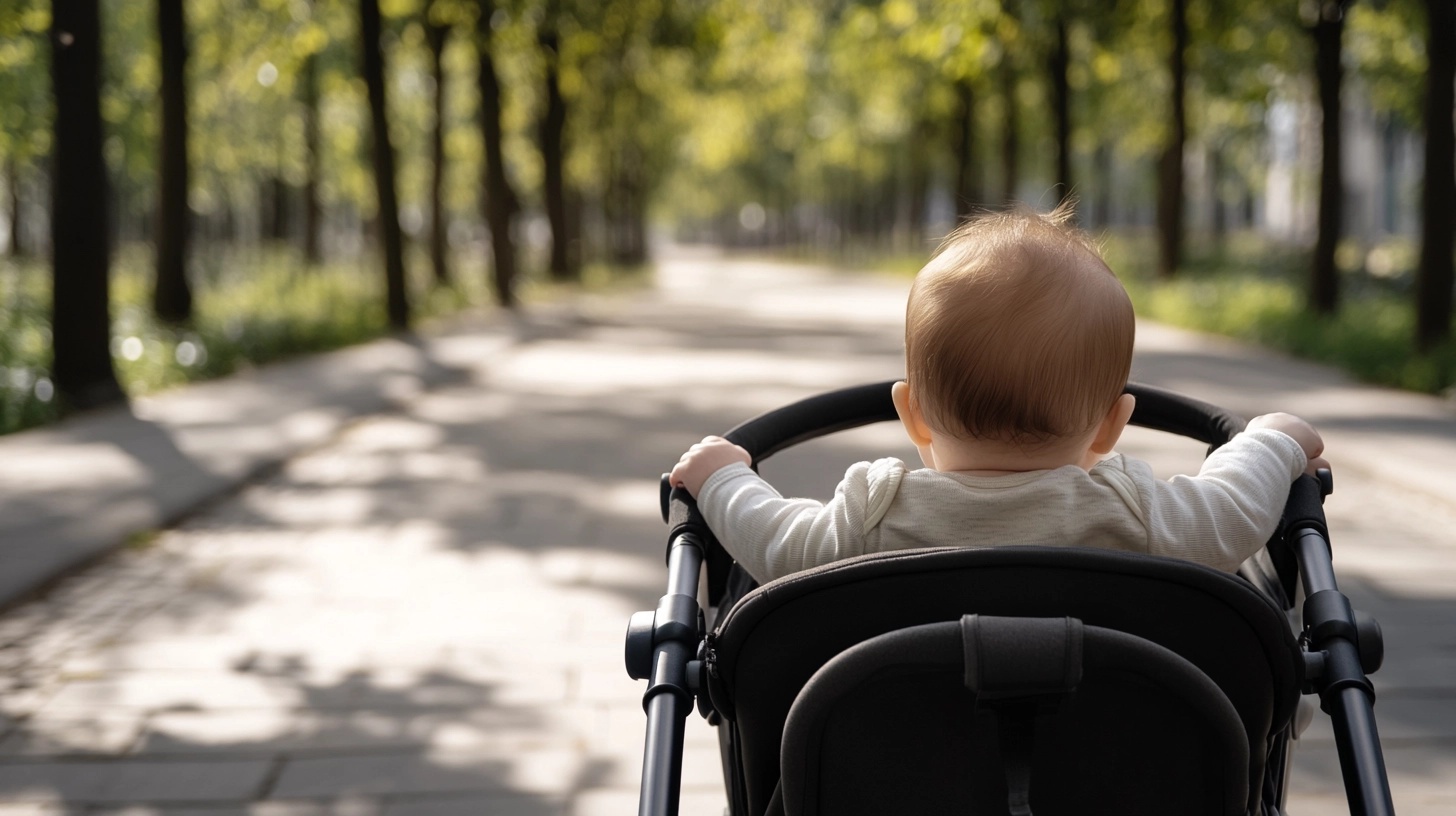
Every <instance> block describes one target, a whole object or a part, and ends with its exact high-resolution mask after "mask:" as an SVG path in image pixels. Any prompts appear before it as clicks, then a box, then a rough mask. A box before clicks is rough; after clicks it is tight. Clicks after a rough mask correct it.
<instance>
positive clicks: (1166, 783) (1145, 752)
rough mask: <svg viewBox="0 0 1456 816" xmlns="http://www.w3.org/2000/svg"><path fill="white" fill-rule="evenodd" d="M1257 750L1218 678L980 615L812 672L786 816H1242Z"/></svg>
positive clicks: (859, 651) (1170, 659) (794, 728)
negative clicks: (929, 815) (944, 815)
mask: <svg viewBox="0 0 1456 816" xmlns="http://www.w3.org/2000/svg"><path fill="white" fill-rule="evenodd" d="M1061 629H1066V630H1069V631H1070V633H1071V637H1068V638H1064V639H1052V640H1051V642H1049V639H1048V638H1046V637H1044V636H1042V635H1043V633H1045V632H1047V631H1048V630H1061ZM1058 640H1060V641H1062V642H1057V641H1058ZM1067 647H1070V648H1067ZM1047 669H1050V670H1051V671H1047ZM1018 692H1025V693H1018ZM978 702H980V703H982V704H981V705H977V703H978ZM1154 746H1156V748H1157V750H1149V748H1150V747H1154ZM1170 747H1172V750H1169V748H1170ZM1248 747H1249V746H1248V742H1247V737H1246V735H1245V734H1244V729H1243V727H1242V725H1241V724H1240V722H1239V717H1238V713H1237V712H1236V711H1234V709H1233V706H1232V705H1231V704H1230V703H1229V702H1228V700H1227V699H1226V698H1225V697H1224V695H1223V693H1222V692H1221V691H1220V690H1219V688H1218V687H1217V686H1216V685H1214V683H1213V681H1212V680H1209V679H1208V677H1207V675H1205V674H1203V673H1202V672H1200V671H1199V670H1198V669H1196V668H1194V667H1193V665H1192V664H1190V663H1188V662H1187V661H1186V660H1183V659H1182V658H1180V657H1178V656H1177V655H1175V654H1173V653H1172V652H1170V651H1168V650H1167V649H1164V648H1162V647H1161V646H1157V645H1154V644H1152V643H1149V642H1148V641H1146V640H1143V639H1141V638H1137V637H1133V636H1132V635H1128V634H1125V633H1122V632H1115V631H1113V630H1110V629H1102V628H1100V627H1096V626H1088V627H1083V626H1082V625H1081V623H1080V622H1079V621H1077V620H1076V619H1073V618H987V617H985V616H976V615H969V616H966V617H965V618H962V619H961V621H959V622H956V623H933V624H925V625H923V626H912V627H909V628H907V629H900V630H897V631H894V632H889V633H886V634H883V635H879V636H878V637H874V638H871V639H869V640H867V641H865V642H863V643H860V644H859V645H857V646H853V647H851V648H849V649H847V650H845V651H844V652H841V653H840V654H839V655H838V656H836V657H835V658H833V659H832V660H830V661H829V662H828V663H826V664H825V665H824V666H823V668H821V669H820V670H819V671H818V672H816V673H815V674H814V677H813V678H811V679H810V681H809V683H808V684H807V685H806V686H805V687H804V690H803V692H801V693H800V695H799V697H798V699H797V700H796V701H795V703H794V705H793V708H792V709H790V711H789V718H788V722H787V723H786V725H785V730H784V740H783V763H782V767H783V781H782V789H783V804H784V809H785V813H786V814H787V816H820V815H821V814H858V813H865V814H871V813H873V814H889V813H916V814H926V813H1006V812H1007V807H1008V802H1009V803H1011V804H1012V806H1011V813H1013V814H1015V813H1030V812H1031V809H1032V807H1034V808H1035V813H1036V814H1038V816H1056V814H1072V813H1075V814H1099V813H1106V814H1118V816H1126V814H1142V813H1147V814H1164V813H1179V814H1187V815H1188V816H1192V814H1209V816H1238V815H1239V814H1243V813H1244V812H1245V810H1246V807H1247V804H1248V801H1249V800H1248V790H1247V789H1246V784H1247V777H1246V774H1247V769H1248ZM1013 779H1014V780H1016V783H1015V786H1014V787H1013V783H1012V780H1013ZM1008 794H1009V795H1008Z"/></svg>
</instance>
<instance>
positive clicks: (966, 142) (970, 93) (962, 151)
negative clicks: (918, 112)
mask: <svg viewBox="0 0 1456 816" xmlns="http://www.w3.org/2000/svg"><path fill="white" fill-rule="evenodd" d="M955 94H956V114H955V127H953V128H952V129H951V132H952V133H953V134H954V138H955V144H954V145H953V148H952V152H953V155H954V157H955V211H956V220H957V221H959V220H961V219H963V218H966V217H967V216H969V215H970V214H971V211H972V209H973V208H974V207H975V206H976V205H977V204H980V203H981V190H980V184H979V179H978V178H977V176H976V88H975V86H974V85H973V84H972V83H971V79H970V77H960V78H959V79H957V80H956V81H955Z"/></svg>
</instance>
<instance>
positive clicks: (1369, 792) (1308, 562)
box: [1290, 476, 1395, 816]
mask: <svg viewBox="0 0 1456 816" xmlns="http://www.w3.org/2000/svg"><path fill="white" fill-rule="evenodd" d="M1323 487H1324V485H1322V484H1321V481H1320V480H1316V479H1314V478H1312V477H1309V476H1303V477H1300V479H1299V480H1297V481H1296V482H1295V483H1294V485H1293V487H1292V488H1291V490H1292V491H1293V492H1294V493H1296V494H1304V495H1296V496H1295V497H1294V498H1293V499H1292V500H1291V504H1293V503H1295V502H1296V501H1302V502H1303V503H1305V505H1306V506H1309V505H1310V504H1311V503H1313V504H1314V505H1315V506H1317V504H1318V502H1319V500H1320V498H1321V496H1320V494H1321V493H1322V492H1324V491H1323V489H1322V488H1323ZM1318 515H1319V519H1318V521H1317V522H1314V523H1310V524H1308V525H1300V526H1299V527H1298V528H1296V529H1294V530H1291V531H1290V536H1291V538H1292V539H1293V541H1292V544H1293V545H1294V549H1295V552H1296V555H1297V557H1298V559H1299V575H1300V580H1301V581H1302V582H1303V584H1304V591H1305V594H1306V599H1305V603H1304V626H1305V632H1306V634H1307V635H1308V638H1309V651H1308V652H1306V653H1305V658H1306V667H1307V675H1306V681H1307V682H1308V683H1309V684H1310V685H1311V686H1313V690H1314V691H1315V692H1316V693H1318V694H1319V697H1320V707H1321V708H1323V709H1324V710H1325V712H1326V713H1327V714H1329V715H1330V717H1331V718H1332V719H1333V721H1334V726H1335V727H1334V732H1335V746H1336V749H1337V751H1338V753H1339V756H1340V767H1341V769H1342V770H1343V772H1344V773H1343V776H1344V778H1345V798H1346V800H1347V801H1348V802H1349V805H1350V813H1351V814H1354V815H1355V816H1390V815H1391V814H1394V813H1395V804H1394V802H1393V801H1392V800H1391V795H1390V782H1389V780H1388V778H1387V777H1386V773H1385V756H1384V754H1383V752H1382V751H1381V750H1380V736H1379V734H1378V733H1377V731H1376V727H1375V710H1374V701H1375V690H1374V687H1373V686H1372V685H1371V683H1370V680H1369V678H1367V677H1366V676H1365V673H1366V671H1367V670H1368V671H1374V670H1375V669H1376V668H1378V667H1379V657H1378V655H1379V654H1380V653H1381V652H1382V651H1383V650H1382V648H1381V646H1380V644H1379V643H1378V642H1372V643H1361V642H1360V641H1361V640H1362V639H1366V640H1373V641H1378V639H1379V638H1380V630H1379V628H1378V627H1375V626H1373V625H1367V626H1361V625H1360V622H1359V621H1358V620H1357V617H1356V614H1355V612H1354V610H1353V609H1352V608H1351V607H1350V601H1349V599H1347V598H1346V597H1345V595H1344V594H1343V593H1341V592H1340V590H1339V586H1338V585H1337V584H1336V582H1335V570H1334V565H1333V563H1332V561H1331V557H1330V542H1329V539H1328V538H1327V537H1326V535H1325V532H1324V529H1323V527H1324V525H1323V523H1322V522H1323V513H1322V512H1320V513H1319V514H1318ZM1362 652H1364V653H1365V656H1366V660H1365V661H1363V662H1362V660H1361V656H1362ZM1372 655H1374V656H1375V657H1374V658H1373V660H1374V663H1375V665H1373V666H1367V665H1365V664H1366V663H1369V662H1371V659H1372V658H1371V656H1372Z"/></svg>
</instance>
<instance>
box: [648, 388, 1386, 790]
mask: <svg viewBox="0 0 1456 816" xmlns="http://www.w3.org/2000/svg"><path fill="white" fill-rule="evenodd" d="M1127 391H1128V393H1131V394H1133V395H1134V396H1136V397H1137V407H1136V410H1135V412H1134V414H1133V417H1132V424H1134V425H1138V426H1140V427H1146V428H1151V429H1154V430H1159V431H1165V432H1169V433H1173V434H1177V435H1180V436H1185V437H1189V438H1192V439H1195V440H1198V441H1200V442H1204V443H1206V444H1208V445H1209V446H1210V448H1209V450H1210V451H1212V450H1213V449H1214V448H1216V447H1218V446H1219V445H1222V444H1223V443H1225V442H1227V441H1228V440H1229V439H1231V438H1232V437H1233V436H1234V435H1235V434H1237V433H1238V432H1240V431H1241V430H1243V428H1244V426H1245V425H1246V424H1247V423H1246V421H1245V420H1244V419H1243V418H1241V417H1238V416H1237V415H1235V414H1232V413H1229V412H1227V411H1224V410H1223V409H1221V408H1218V407H1216V406H1213V405H1210V404H1208V403H1204V402H1200V401H1197V400H1193V399H1189V398H1187V397H1183V396H1181V395H1178V394H1175V393H1172V392H1169V391H1165V390H1162V389H1157V388H1153V387H1150V386H1144V385H1138V384H1129V385H1128V388H1127ZM894 419H896V414H895V411H894V406H893V404H892V403H891V400H890V383H888V382H886V383H874V384H870V385H863V386H857V387H853V388H846V389H842V390H839V391H833V392H829V393H825V394H820V395H818V396H814V397H810V398H808V399H804V400H801V401H799V402H795V403H792V404H790V405H787V406H784V407H782V408H779V409H777V410H774V411H770V412H768V413H766V414H763V415H761V416H759V417H756V418H754V419H751V420H749V421H747V422H745V423H743V424H741V425H739V426H738V427H736V428H734V429H732V430H731V431H729V432H728V433H727V434H726V436H727V438H728V439H729V440H730V441H732V442H734V443H736V444H738V445H741V446H743V447H744V448H745V449H747V450H748V451H749V453H750V454H751V456H752V458H753V464H754V467H755V468H756V467H757V465H758V464H759V463H760V462H762V461H763V460H765V459H767V458H768V457H769V456H772V455H773V454H774V453H777V452H779V451H781V450H783V449H785V448H788V447H791V446H793V445H797V444H799V443H802V442H806V441H808V440H811V439H814V438H817V437H820V436H825V435H828V434H831V433H835V432H838V431H842V430H848V429H851V428H855V427H860V426H863V425H868V424H872V423H875V422H882V421H892V420H894ZM1331 491H1332V481H1331V479H1330V477H1329V473H1328V471H1322V472H1321V473H1320V475H1319V478H1316V477H1313V476H1302V477H1300V478H1299V479H1298V480H1296V481H1295V483H1294V484H1293V485H1292V487H1291V491H1290V495H1289V500H1288V502H1287V504H1286V507H1285V512H1284V517H1283V521H1282V522H1281V525H1280V529H1279V531H1278V532H1277V533H1276V534H1275V536H1274V538H1273V539H1271V541H1270V542H1269V544H1268V546H1267V548H1266V550H1265V551H1263V552H1261V554H1260V556H1258V557H1256V558H1255V559H1251V561H1250V563H1248V564H1246V565H1245V567H1244V568H1243V569H1241V570H1240V576H1241V577H1243V578H1245V579H1247V580H1248V581H1249V582H1250V583H1251V584H1253V585H1254V587H1255V588H1256V589H1258V590H1259V591H1261V592H1262V593H1264V594H1265V595H1266V596H1268V597H1269V598H1271V599H1272V600H1273V601H1274V603H1276V604H1277V605H1278V607H1279V608H1280V609H1283V610H1292V609H1293V608H1294V601H1293V600H1292V599H1294V598H1296V597H1298V593H1299V592H1300V591H1301V590H1302V592H1303V595H1304V603H1303V606H1302V609H1301V613H1302V621H1303V630H1302V632H1301V633H1299V641H1298V642H1299V648H1300V658H1301V659H1302V662H1303V670H1304V672H1303V674H1304V681H1303V688H1302V689H1301V691H1302V692H1303V693H1304V694H1317V695H1318V696H1319V700H1320V705H1321V708H1322V709H1323V710H1324V711H1325V712H1326V713H1327V714H1329V715H1330V717H1331V718H1332V725H1333V729H1334V734H1335V740H1336V748H1337V752H1338V755H1339V760H1340V768H1341V773H1342V776H1343V779H1344V784H1345V792H1346V799H1347V802H1348V804H1349V809H1350V812H1351V813H1352V814H1359V815H1360V816H1384V815H1385V814H1393V813H1394V806H1393V803H1392V800H1391V793H1390V785H1389V781H1388V778H1387V774H1386V770H1385V762H1384V757H1383V754H1382V751H1381V748H1380V740H1379V734H1378V730H1377V727H1376V722H1375V717H1374V711H1373V703H1374V696H1375V694H1374V688H1373V686H1372V684H1371V683H1370V680H1369V679H1368V677H1367V673H1372V672H1374V671H1376V670H1377V669H1378V668H1379V666H1380V663H1381V660H1382V658H1383V645H1382V639H1381V633H1380V629H1379V626H1378V624H1376V623H1375V621H1374V619H1373V618H1370V617H1369V616H1367V615H1364V614H1363V613H1357V612H1356V611H1355V610H1354V609H1353V608H1352V607H1351V605H1350V602H1349V600H1348V599H1347V598H1346V596H1345V595H1344V594H1343V593H1341V592H1340V590H1339V587H1338V583H1337V580H1336V576H1335V572H1334V568H1333V565H1332V562H1331V555H1330V553H1331V548H1330V539H1329V531H1328V528H1327V525H1326V522H1325V517H1324V510H1323V499H1324V496H1326V495H1328V494H1329V493H1330V492H1331ZM662 505H663V507H662V510H663V516H664V520H666V521H667V523H668V526H669V530H670V532H669V536H668V541H669V545H668V550H667V567H668V581H667V592H666V593H665V594H664V595H663V596H662V597H661V599H660V600H659V603H658V606H657V608H656V610H653V611H646V612H638V613H636V614H634V615H633V616H632V618H631V621H630V622H629V624H628V630H627V638H626V664H627V672H628V674H629V675H630V676H631V677H633V679H638V680H647V681H648V683H647V690H646V692H645V694H644V696H643V706H644V709H645V711H646V714H647V728H646V738H645V745H644V753H643V768H642V787H641V798H640V802H639V810H638V813H639V816H659V815H660V814H676V813H677V812H678V799H679V793H680V786H681V774H682V752H683V740H684V731H685V726H686V718H687V715H688V713H689V711H690V710H691V708H692V707H693V706H694V704H695V703H696V704H697V706H698V707H699V709H700V711H701V713H702V714H703V715H704V716H705V717H710V719H712V718H713V717H716V714H715V712H714V711H713V708H712V702H711V700H710V699H709V697H708V677H707V668H708V664H709V662H710V657H711V655H710V654H709V650H710V648H711V640H710V638H709V632H708V627H707V626H706V621H705V614H704V611H703V609H702V607H701V606H700V605H699V603H698V597H699V575H700V571H701V570H702V569H703V567H704V566H705V565H706V568H707V582H708V586H707V596H708V602H709V605H710V606H714V607H717V608H718V621H719V622H721V621H722V620H723V617H724V613H726V612H727V611H728V610H729V609H730V608H731V607H732V605H733V603H735V602H736V601H737V600H738V599H739V598H740V597H741V596H742V595H743V594H745V593H746V592H747V591H748V590H749V589H752V588H753V585H752V582H751V580H750V579H748V578H747V575H746V573H743V572H742V570H741V569H740V568H738V567H737V566H736V565H734V564H733V562H732V559H731V557H729V556H728V555H727V553H726V552H725V551H724V550H723V548H722V547H721V546H720V545H719V544H718V542H717V540H716V539H715V538H714V536H713V533H712V531H711V530H709V529H708V526H707V524H706V523H705V522H704V521H703V519H702V517H701V515H699V513H698V511H697V507H696V504H695V503H694V502H693V500H692V498H691V497H690V496H689V495H688V493H687V492H686V491H685V490H682V489H672V488H671V487H670V485H669V484H668V483H667V477H666V476H664V477H663V482H662ZM1008 549H1009V548H1008ZM1036 549H1044V548H1036ZM1287 743H1288V740H1287V739H1285V740H1284V741H1283V742H1282V743H1281V745H1280V746H1278V750H1277V751H1276V752H1275V755H1273V756H1271V757H1270V764H1271V772H1272V773H1274V774H1275V776H1274V782H1275V784H1274V786H1273V787H1274V788H1275V793H1274V797H1273V801H1265V802H1264V803H1263V805H1264V806H1265V807H1266V808H1268V812H1274V813H1282V805H1283V793H1284V787H1285V783H1286V782H1287V767H1285V766H1287V762H1288V749H1289V746H1288V744H1287ZM1275 763H1279V765H1280V767H1272V766H1273V765H1274V764H1275ZM1270 806H1272V808H1271V807H1270ZM1027 812H1029V811H1027Z"/></svg>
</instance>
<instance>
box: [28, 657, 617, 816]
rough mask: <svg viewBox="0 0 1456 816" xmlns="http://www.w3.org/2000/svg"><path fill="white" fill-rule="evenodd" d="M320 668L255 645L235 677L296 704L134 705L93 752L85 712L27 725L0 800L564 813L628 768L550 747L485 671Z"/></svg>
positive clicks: (149, 808)
mask: <svg viewBox="0 0 1456 816" xmlns="http://www.w3.org/2000/svg"><path fill="white" fill-rule="evenodd" d="M317 674H318V672H317V671H314V670H311V669H310V665H309V660H308V658H307V657H306V656H304V655H298V654H284V653H274V654H260V655H257V656H256V659H255V660H254V661H253V662H251V663H250V664H248V665H246V666H240V667H238V668H237V669H236V675H237V676H238V677H241V678H247V679H250V680H254V681H256V682H257V683H259V684H261V685H262V686H265V687H267V688H270V689H271V690H272V691H273V692H274V693H276V694H278V695H280V696H290V695H291V696H292V698H293V699H294V704H293V705H290V706H288V707H286V708H273V709H256V708H246V707H243V708H233V709H227V708H216V707H213V706H208V707H199V706H196V705H189V704H186V703H174V704H163V705H159V706H156V707H153V708H148V709H145V710H141V711H137V712H134V713H135V714H136V726H135V731H136V733H135V736H134V737H133V738H132V739H131V741H130V743H129V744H128V745H127V746H126V747H125V749H124V750H121V751H117V752H113V753H103V752H98V751H97V750H96V749H95V748H94V747H93V745H91V744H90V743H88V742H87V741H86V737H87V731H86V729H85V728H76V727H75V726H76V725H77V723H66V722H65V721H63V720H56V719H50V720H47V721H45V722H41V723H37V724H34V725H30V724H22V725H21V726H20V727H19V728H18V729H17V730H16V731H15V732H13V733H12V734H11V736H10V738H9V744H12V745H14V744H15V742H16V740H22V741H27V742H29V743H32V744H31V745H29V746H28V747H27V748H25V749H21V751H22V752H21V753H16V754H12V755H11V756H9V757H7V758H6V761H5V763H4V765H3V766H0V801H6V802H31V803H43V804H45V805H46V806H48V807H50V808H59V809H61V810H64V811H67V812H70V811H81V810H86V811H87V812H95V811H96V810H97V809H109V808H121V807H125V808H126V812H128V813H146V812H159V813H168V812H182V811H187V812H194V811H197V810H204V811H206V810H217V809H221V808H227V809H229V810H230V811H232V812H237V811H238V810H249V809H251V810H253V811H256V810H257V809H258V808H260V807H261V808H265V809H279V808H282V809H286V810H288V811H289V812H293V811H302V812H306V813H316V812H317V813H345V812H347V813H363V814H380V813H389V814H399V813H415V812H420V811H431V812H435V811H439V810H449V811H452V812H454V811H463V810H465V809H471V810H474V812H497V813H510V814H513V816H514V815H515V814H520V815H521V816H533V814H541V815H542V816H546V815H547V814H562V813H566V812H569V811H570V808H571V800H572V798H573V796H575V795H576V794H577V793H579V792H580V791H582V790H585V789H587V788H590V787H592V786H594V785H597V784H599V783H600V780H601V779H602V778H603V777H606V776H610V775H612V774H614V773H617V771H616V769H615V768H614V767H613V764H614V763H613V762H612V761H611V760H610V759H608V758H604V757H594V756H589V755H586V752H584V751H575V750H567V751H564V752H563V751H561V750H556V749H550V748H543V747H542V745H541V740H540V739H539V736H538V734H539V733H540V732H541V731H542V730H543V729H545V728H547V726H548V724H547V723H545V722H543V720H542V718H541V717H540V716H539V712H538V711H535V710H532V709H531V708H529V707H524V706H520V705H513V704H511V703H510V702H509V701H508V700H503V699H501V691H500V684H498V683H495V682H491V681H489V680H486V679H481V678H480V677H479V675H478V673H470V672H466V673H460V672H456V671H452V670H449V669H425V670H422V671H420V672H419V673H417V674H414V675H412V676H410V677H407V678H404V677H395V678H390V679H381V678H380V677H377V676H375V675H374V674H373V673H371V672H370V671H365V670H355V671H350V672H347V673H346V674H344V675H343V676H341V677H339V678H337V679H336V680H334V681H332V682H316V681H314V680H311V679H310V677H311V676H315V675H317ZM472 674H475V676H471V675H472ZM80 724H81V725H84V722H82V723H80ZM68 726H69V727H68ZM26 750H29V751H38V753H25V752H24V751H26Z"/></svg>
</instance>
